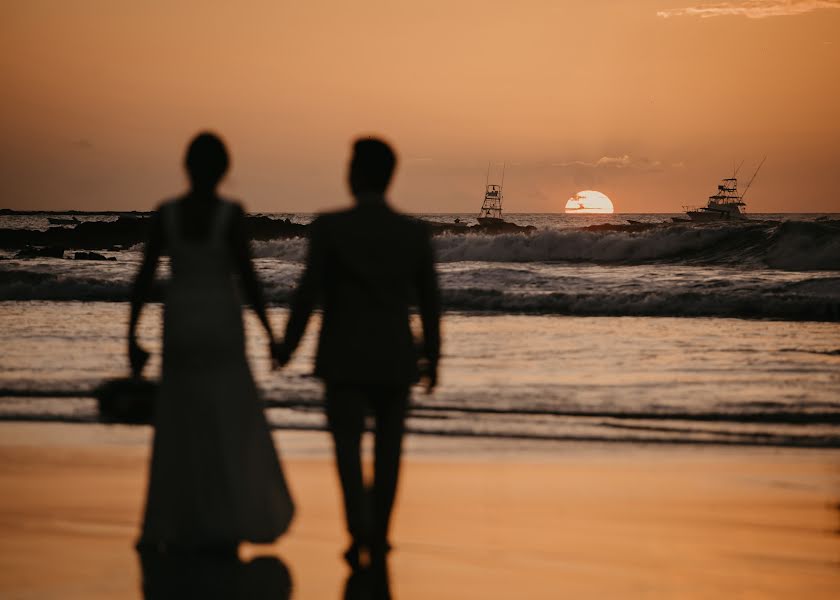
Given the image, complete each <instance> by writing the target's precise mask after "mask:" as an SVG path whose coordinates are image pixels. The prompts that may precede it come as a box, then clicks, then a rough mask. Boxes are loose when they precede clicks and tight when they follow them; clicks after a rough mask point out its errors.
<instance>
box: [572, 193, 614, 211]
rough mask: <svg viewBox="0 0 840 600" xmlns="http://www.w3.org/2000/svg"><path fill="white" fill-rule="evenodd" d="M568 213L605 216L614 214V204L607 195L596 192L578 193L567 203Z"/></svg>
mask: <svg viewBox="0 0 840 600" xmlns="http://www.w3.org/2000/svg"><path fill="white" fill-rule="evenodd" d="M566 212H567V213H582V214H605V213H612V212H614V210H613V203H612V200H610V199H609V198H608V197H607V196H606V194H602V193H601V192H596V191H594V190H584V191H582V192H578V193H577V194H575V195H574V196H572V197H571V198H569V200H568V201H567V202H566Z"/></svg>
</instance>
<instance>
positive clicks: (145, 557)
mask: <svg viewBox="0 0 840 600" xmlns="http://www.w3.org/2000/svg"><path fill="white" fill-rule="evenodd" d="M139 559H140V566H141V568H142V571H143V580H142V590H143V598H144V599H145V600H162V599H166V600H170V599H175V598H178V599H182V598H202V599H207V600H222V599H225V600H248V599H254V600H269V599H271V600H289V599H290V598H291V597H292V577H291V574H290V572H289V569H288V567H286V565H285V563H284V562H283V561H282V560H280V559H279V558H278V557H277V556H260V557H257V558H254V559H252V560H250V561H248V562H244V561H242V560H240V559H239V557H238V556H236V555H235V554H233V553H230V554H211V553H206V554H193V553H160V552H153V551H149V552H140V553H139ZM341 597H342V598H344V600H390V598H391V592H390V578H389V574H388V565H387V564H385V563H383V564H380V565H376V566H370V567H367V568H359V569H356V570H353V571H351V572H350V574H349V575H348V577H347V580H346V582H345V585H344V591H343V594H342V596H341Z"/></svg>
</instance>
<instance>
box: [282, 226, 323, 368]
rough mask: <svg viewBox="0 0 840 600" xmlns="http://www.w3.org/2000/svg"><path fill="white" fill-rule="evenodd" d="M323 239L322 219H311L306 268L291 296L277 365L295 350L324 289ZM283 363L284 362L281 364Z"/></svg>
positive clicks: (286, 359)
mask: <svg viewBox="0 0 840 600" xmlns="http://www.w3.org/2000/svg"><path fill="white" fill-rule="evenodd" d="M326 241H327V240H326V236H325V233H324V221H323V218H322V217H319V218H317V219H315V221H313V222H312V224H311V225H310V226H309V251H308V253H307V257H306V267H305V269H304V271H303V275H301V278H300V281H298V285H297V288H296V289H295V291H294V292H293V293H292V299H291V302H290V307H289V320H288V322H287V323H286V333H285V336H284V338H283V353H284V354H285V356H283V357H281V360H280V362H286V361H288V359H289V358H290V357H291V355H292V354H293V353H294V351H295V349H296V348H297V347H298V344H299V343H300V340H301V338H302V337H303V333H304V331H306V324H307V323H308V322H309V317H310V316H312V311H313V310H315V306H316V305H317V303H318V301H319V300H320V299H321V294H322V293H323V289H324V272H325V268H326V265H325V261H326V248H325V245H326ZM282 359H285V360H282Z"/></svg>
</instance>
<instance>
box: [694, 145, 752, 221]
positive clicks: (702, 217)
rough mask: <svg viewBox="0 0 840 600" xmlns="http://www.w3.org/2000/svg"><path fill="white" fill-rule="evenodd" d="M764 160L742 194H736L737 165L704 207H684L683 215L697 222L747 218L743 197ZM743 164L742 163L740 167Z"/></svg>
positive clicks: (739, 167)
mask: <svg viewBox="0 0 840 600" xmlns="http://www.w3.org/2000/svg"><path fill="white" fill-rule="evenodd" d="M765 160H767V157H766V156H765V157H764V158H763V159H762V160H761V162H760V163H759V165H758V168H757V169H756V170H755V173H753V176H752V177H751V178H750V181H749V183H747V187H746V188H745V189H744V191H743V193H739V192H738V171H739V170H740V169H741V166H740V165H739V166H738V168H737V169H735V172H734V173H733V174H732V177H727V178H726V179H722V180H721V182H720V183H719V184H718V189H717V193H715V194H713V195H711V196H709V201H708V203H707V204H706V206H701V207H689V206H684V207H683V210H685V214H686V215H688V217H689V219H691V220H692V221H698V222H708V221H728V220H743V219H746V218H747V216H746V215H745V214H744V211H743V207H745V206H746V204H745V203H744V196H746V195H747V192H748V191H749V189H750V186H751V185H752V183H753V181H755V176H756V175H758V171H759V170H760V169H761V166H762V165H763V164H764V161H765ZM743 164H744V163H743V161H742V162H741V165H743Z"/></svg>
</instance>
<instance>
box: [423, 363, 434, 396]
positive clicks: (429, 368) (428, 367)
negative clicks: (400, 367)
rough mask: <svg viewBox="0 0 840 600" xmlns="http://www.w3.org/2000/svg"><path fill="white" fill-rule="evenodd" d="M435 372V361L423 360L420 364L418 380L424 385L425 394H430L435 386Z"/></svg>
mask: <svg viewBox="0 0 840 600" xmlns="http://www.w3.org/2000/svg"><path fill="white" fill-rule="evenodd" d="M437 371H438V363H437V360H425V361H422V362H421V363H420V380H421V381H423V382H424V383H425V386H426V393H427V394H431V393H432V392H433V391H434V389H435V387H436V386H437Z"/></svg>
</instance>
